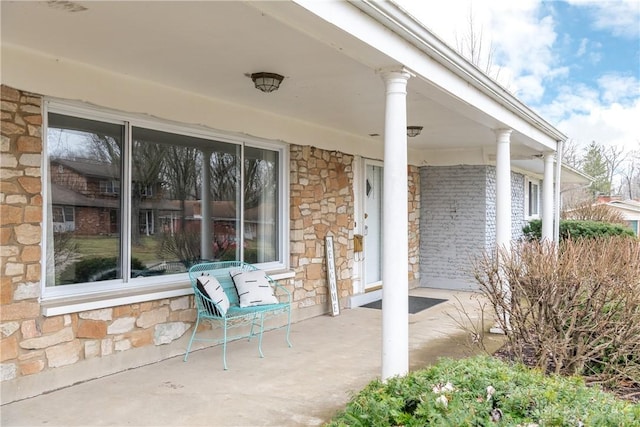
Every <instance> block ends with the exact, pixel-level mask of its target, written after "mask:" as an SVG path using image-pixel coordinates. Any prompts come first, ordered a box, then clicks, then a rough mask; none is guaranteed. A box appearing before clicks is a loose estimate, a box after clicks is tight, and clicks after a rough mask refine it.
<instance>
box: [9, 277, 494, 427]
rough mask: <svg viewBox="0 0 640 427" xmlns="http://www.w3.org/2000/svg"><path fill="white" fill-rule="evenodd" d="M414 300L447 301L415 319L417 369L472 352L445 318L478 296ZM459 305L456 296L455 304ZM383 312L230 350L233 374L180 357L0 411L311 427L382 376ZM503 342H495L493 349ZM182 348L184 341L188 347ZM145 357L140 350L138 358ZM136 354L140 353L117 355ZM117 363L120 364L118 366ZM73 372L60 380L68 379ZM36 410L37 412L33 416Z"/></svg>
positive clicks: (44, 419)
mask: <svg viewBox="0 0 640 427" xmlns="http://www.w3.org/2000/svg"><path fill="white" fill-rule="evenodd" d="M411 294H412V295H416V296H424V297H430V298H439V299H446V300H447V301H446V302H444V303H441V304H438V305H436V306H434V307H431V308H428V309H426V310H424V311H421V312H419V313H417V314H411V315H410V341H409V345H410V359H411V370H415V369H420V368H421V367H425V366H427V365H429V364H433V363H435V362H436V361H437V360H438V358H440V357H453V358H459V357H465V356H467V355H470V354H472V353H474V352H477V349H476V350H474V349H473V348H472V347H471V346H470V345H469V342H470V341H469V336H468V334H466V333H465V332H464V331H463V330H462V329H460V328H459V327H458V325H457V324H456V323H455V322H454V321H453V320H452V319H451V318H449V317H448V314H451V315H452V316H454V317H457V316H458V314H459V311H458V310H460V309H462V308H463V307H464V309H466V310H468V311H469V313H470V314H471V318H472V319H473V320H474V321H478V320H479V316H478V314H479V313H478V312H477V309H478V302H479V301H480V300H479V299H478V298H477V296H474V295H473V294H472V293H468V292H450V291H444V290H427V289H416V290H414V291H412V292H411ZM455 298H458V300H459V301H460V302H459V303H458V302H457V301H456V299H455ZM380 325H381V311H380V310H377V309H371V308H364V307H359V308H355V309H352V310H346V311H344V312H343V313H342V314H340V316H338V317H329V316H320V317H315V318H313V319H308V320H304V321H301V322H298V323H296V324H294V325H293V328H292V334H291V339H292V341H293V344H294V346H293V347H292V348H288V347H287V346H286V344H285V343H284V339H283V336H282V331H278V332H269V333H267V334H266V335H265V339H264V342H263V349H264V352H265V358H264V359H260V358H259V357H258V351H257V343H256V342H246V341H244V340H243V341H236V342H234V343H232V344H231V345H230V346H229V349H228V352H229V355H228V357H229V370H228V371H224V370H223V369H222V361H221V357H222V353H221V349H220V347H209V348H205V349H201V350H199V351H196V352H194V353H192V354H191V355H190V357H189V360H188V361H187V362H186V363H185V362H183V361H182V357H180V356H179V355H177V356H175V357H171V358H169V359H167V360H164V361H159V362H157V363H152V364H149V365H146V366H141V367H139V368H136V369H131V370H127V371H125V372H120V373H115V374H110V375H107V376H104V377H102V378H99V379H96V380H92V381H88V382H83V383H81V384H76V385H73V386H71V387H67V388H64V389H61V390H57V391H54V392H51V393H48V394H45V395H41V396H37V397H34V398H30V399H26V400H22V401H19V402H14V403H11V404H8V405H4V406H3V407H2V411H1V412H2V418H1V423H2V425H3V426H7V427H9V426H24V425H47V426H52V427H53V426H85V425H137V426H185V425H189V426H210V425H216V426H314V425H322V424H323V423H325V422H327V421H328V420H329V419H330V418H331V417H333V416H334V415H335V413H336V412H337V411H339V410H340V409H342V408H343V407H344V405H345V403H346V402H347V401H348V400H349V399H350V397H351V393H352V392H356V391H358V390H359V389H360V388H362V387H363V386H364V385H365V384H367V383H368V382H369V381H372V380H373V379H375V378H379V376H380V372H379V365H380V350H381V341H380ZM500 343H501V339H500V338H499V337H495V336H493V337H489V339H488V341H487V344H488V348H489V349H496V348H497V347H498V346H499V345H500ZM182 344H183V345H185V343H184V342H183V343H182ZM140 351H142V350H140V349H139V350H137V352H140ZM123 357H135V354H132V355H129V356H125V355H124V354H120V355H118V356H117V358H123ZM116 363H117V362H116ZM70 369H73V367H66V368H61V372H60V373H59V375H71V376H73V374H72V373H70ZM36 408H37V409H36Z"/></svg>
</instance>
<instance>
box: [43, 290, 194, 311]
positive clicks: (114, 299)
mask: <svg viewBox="0 0 640 427" xmlns="http://www.w3.org/2000/svg"><path fill="white" fill-rule="evenodd" d="M192 293H193V291H192V290H191V285H189V283H188V282H187V283H184V282H183V283H176V284H173V285H164V286H157V287H151V288H144V289H131V290H122V289H120V290H117V291H109V292H101V293H96V294H91V295H79V296H72V297H64V298H59V299H55V300H50V301H43V302H42V303H41V304H40V310H41V313H42V315H43V316H45V317H50V316H59V315H61V314H70V313H78V312H81V311H89V310H99V309H101V308H110V307H117V306H119V305H126V304H135V303H139V302H146V301H154V300H159V299H164V298H173V297H179V296H184V295H190V294H192Z"/></svg>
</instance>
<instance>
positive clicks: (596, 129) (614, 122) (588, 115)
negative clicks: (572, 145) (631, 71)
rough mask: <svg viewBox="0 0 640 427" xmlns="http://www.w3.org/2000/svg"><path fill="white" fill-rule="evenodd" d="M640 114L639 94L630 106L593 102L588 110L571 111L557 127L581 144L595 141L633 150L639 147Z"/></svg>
mask: <svg viewBox="0 0 640 427" xmlns="http://www.w3.org/2000/svg"><path fill="white" fill-rule="evenodd" d="M638 117H640V98H636V100H635V101H634V102H633V103H632V104H631V105H627V106H623V105H621V104H619V103H617V102H616V103H613V104H609V105H601V104H597V103H591V104H590V108H589V109H588V110H587V111H584V109H583V110H582V111H578V110H575V111H572V112H571V114H569V115H568V116H567V117H566V119H564V120H562V121H560V122H559V123H558V125H557V127H558V129H560V130H561V131H562V132H564V133H565V134H566V135H567V136H568V137H569V138H570V139H573V140H575V141H576V142H577V143H578V145H580V146H585V145H587V144H589V143H590V142H591V141H596V142H597V143H599V144H604V145H614V146H617V147H624V148H625V150H626V151H631V150H635V149H637V148H638V143H639V142H640V126H639V125H638Z"/></svg>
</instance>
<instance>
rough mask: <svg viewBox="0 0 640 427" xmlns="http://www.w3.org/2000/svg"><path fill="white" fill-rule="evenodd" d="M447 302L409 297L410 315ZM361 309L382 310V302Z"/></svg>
mask: <svg viewBox="0 0 640 427" xmlns="http://www.w3.org/2000/svg"><path fill="white" fill-rule="evenodd" d="M445 301H447V300H446V299H439V298H426V297H412V296H409V313H411V314H416V313H420V312H421V311H422V310H426V309H427V308H431V307H433V306H434V305H438V304H440V303H441V302H445ZM360 307H366V308H377V309H381V308H382V300H381V299H379V300H377V301H373V302H370V303H369V304H365V305H361V306H360Z"/></svg>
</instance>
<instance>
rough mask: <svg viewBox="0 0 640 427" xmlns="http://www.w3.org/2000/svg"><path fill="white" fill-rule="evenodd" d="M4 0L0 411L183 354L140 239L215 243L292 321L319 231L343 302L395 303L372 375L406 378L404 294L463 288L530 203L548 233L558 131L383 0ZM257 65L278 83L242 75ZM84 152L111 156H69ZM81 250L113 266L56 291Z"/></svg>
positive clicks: (573, 177)
mask: <svg viewBox="0 0 640 427" xmlns="http://www.w3.org/2000/svg"><path fill="white" fill-rule="evenodd" d="M0 7H2V14H1V16H2V58H3V61H2V141H1V146H0V149H1V153H2V162H1V175H0V177H1V179H2V183H1V191H0V209H1V210H0V213H1V215H0V216H1V220H0V227H1V228H0V243H1V244H2V252H1V254H0V255H1V258H2V282H1V286H2V288H1V295H0V296H1V301H0V302H1V304H2V306H1V311H0V316H1V318H0V321H1V327H2V329H1V330H2V341H1V352H0V355H1V365H0V374H1V375H0V377H1V380H2V384H1V386H2V399H3V403H5V402H9V401H13V400H16V399H22V398H25V397H28V396H33V395H36V394H39V393H43V392H46V391H50V390H54V389H56V388H59V387H63V386H66V385H70V384H73V383H75V382H78V381H82V380H86V379H90V378H97V377H101V376H104V375H107V374H110V373H113V372H115V371H117V370H121V369H127V368H131V367H135V366H140V365H143V364H145V363H150V362H152V361H157V360H162V359H164V358H168V357H172V356H175V355H179V354H183V353H184V351H185V333H186V332H187V331H188V330H189V329H190V328H191V326H192V323H193V321H194V316H195V312H194V308H193V300H192V296H191V288H190V285H189V283H188V280H187V278H186V275H185V274H184V272H180V271H170V272H168V273H167V274H161V275H156V276H152V277H139V276H136V275H135V274H133V268H132V266H131V261H130V260H131V259H132V258H143V259H146V260H147V262H148V263H149V265H151V264H152V263H162V262H165V261H173V260H175V259H176V258H169V257H168V256H167V257H165V256H160V255H158V253H157V251H156V250H155V248H154V249H153V250H151V249H149V247H148V246H145V244H146V243H145V242H144V241H143V240H145V239H140V237H141V236H146V235H147V234H149V235H153V236H155V237H158V238H160V237H162V238H163V239H165V240H166V244H167V245H168V246H167V247H169V249H170V250H172V251H173V252H169V253H172V254H173V255H172V256H177V257H180V256H182V255H183V254H186V253H189V255H188V256H192V257H199V258H204V259H211V258H214V257H216V256H217V255H218V254H217V253H216V251H215V247H214V245H213V243H212V242H214V241H218V239H221V240H220V241H221V242H223V241H225V242H228V244H231V247H232V250H233V253H232V254H231V255H232V256H234V257H235V258H237V259H244V260H248V261H251V262H253V263H255V264H257V265H259V266H260V268H263V269H265V270H267V271H268V272H269V273H270V274H271V275H272V276H274V277H275V278H277V279H279V280H280V281H281V282H282V283H284V284H285V285H286V286H287V287H288V288H289V289H290V290H291V291H292V295H293V300H294V313H293V317H294V320H302V319H305V318H309V317H312V316H318V315H323V314H325V313H327V312H328V310H329V305H328V302H327V283H326V274H325V267H324V239H325V237H326V236H327V235H331V236H333V238H334V242H335V243H334V244H335V259H336V276H337V281H338V289H339V294H340V298H341V304H342V305H343V306H355V305H359V304H362V303H365V302H367V301H368V300H370V299H372V298H376V297H378V296H379V294H380V291H379V290H378V289H379V288H380V287H382V289H383V290H384V292H385V295H391V296H393V297H394V298H393V299H394V301H398V303H397V304H395V303H394V305H392V306H391V307H390V308H387V309H386V310H383V324H384V325H385V328H383V330H391V331H393V333H392V335H393V336H392V337H390V339H386V340H385V341H384V342H385V348H384V354H385V358H384V359H383V362H382V376H383V377H385V378H386V377H388V376H391V375H401V374H403V373H404V372H406V366H407V362H408V344H407V343H408V341H407V336H408V314H407V310H406V307H404V306H403V304H404V303H403V301H406V296H407V293H408V289H409V287H412V286H430V287H446V288H450V289H471V288H473V286H474V284H473V278H472V276H471V275H470V271H469V268H470V267H469V266H470V259H471V258H472V257H473V256H474V255H479V254H480V253H481V252H482V251H484V250H491V249H492V248H495V247H496V245H505V244H508V243H510V242H511V241H512V239H517V238H518V236H519V233H520V230H521V227H522V225H523V224H524V222H525V221H527V220H528V219H529V218H534V217H542V219H543V228H544V229H543V233H544V234H545V236H546V237H549V238H552V237H553V225H554V207H555V210H556V211H557V210H558V209H557V200H558V198H557V197H554V193H555V192H556V189H555V187H556V186H554V180H556V179H557V177H558V176H559V172H560V168H559V165H558V164H557V163H556V162H555V161H554V156H555V152H556V150H557V147H558V143H559V142H561V141H563V140H564V139H565V136H564V135H562V133H560V132H559V131H558V130H557V129H555V128H554V127H553V126H551V125H550V124H548V123H547V122H546V121H544V119H542V118H541V117H539V116H538V115H537V114H536V113H535V112H533V111H531V109H529V108H528V107H527V106H526V105H524V104H523V103H522V102H520V101H519V100H517V99H516V98H515V97H514V96H513V95H511V94H509V93H508V92H506V91H505V90H504V89H503V88H501V87H500V86H499V85H497V84H496V83H495V82H493V81H492V80H491V79H489V78H488V77H487V76H485V75H484V74H483V73H482V72H480V71H479V70H478V69H477V68H475V67H474V66H473V65H472V64H470V63H469V62H468V61H466V60H465V59H464V58H462V57H461V56H460V55H458V54H457V53H455V52H454V51H453V50H452V49H451V48H449V47H448V46H446V45H445V44H444V43H442V42H441V41H440V40H439V39H438V38H437V37H435V36H434V35H433V34H432V33H430V32H429V31H428V30H427V29H425V28H424V27H423V26H422V25H421V24H420V23H419V22H417V21H415V20H414V19H413V18H412V17H411V16H409V15H408V14H406V13H405V12H404V11H403V10H402V9H400V8H399V7H398V6H396V5H395V4H394V3H393V2H383V3H374V2H364V1H363V2H353V3H352V2H314V1H304V0H296V1H290V2H240V1H238V2H158V3H152V4H146V3H140V2H122V3H121V2H118V3H110V2H97V3H95V2H72V3H68V6H65V7H61V6H60V2H47V3H38V2H3V3H2V4H1V6H0ZM129 22H131V23H132V25H127V23H129ZM133 23H135V25H134V24H133ZM185 26H188V27H189V28H190V29H191V31H188V32H186V31H183V28H184V27H185ZM157 28H163V31H161V32H159V31H157ZM114 29H117V30H116V31H114ZM257 38H259V39H260V40H261V42H256V39H257ZM79 40H82V43H79V42H78V43H75V42H74V41H79ZM263 40H268V41H269V42H268V43H264V42H262V41H263ZM150 46H154V48H153V49H150V48H149V47H150ZM158 46H161V48H157V47H158ZM261 71H267V72H277V73H281V74H282V77H283V81H282V83H281V87H280V89H278V90H277V91H275V92H272V93H263V92H261V91H258V90H256V88H255V86H254V82H253V81H252V77H251V75H252V74H254V73H257V72H261ZM254 77H255V76H254ZM408 125H418V126H421V127H422V133H421V134H420V135H417V136H415V137H412V138H407V126H408ZM96 149H102V150H107V152H109V153H122V156H121V157H119V156H114V155H111V156H105V157H104V159H102V161H103V162H105V161H106V162H107V164H100V165H98V164H93V165H89V164H88V163H87V164H85V165H84V166H83V167H81V166H80V165H79V164H78V163H77V159H80V158H85V159H86V158H95V157H91V156H90V154H91V153H92V152H93V151H95V150H96ZM92 150H93V151H92ZM108 150H111V151H108ZM74 162H75V163H74ZM65 174H66V175H65ZM63 176H66V178H65V179H61V177H63ZM554 177H556V178H554ZM58 179H60V181H58ZM562 180H563V182H571V181H574V182H583V181H584V180H585V178H584V177H583V176H581V175H580V174H577V173H575V172H574V171H571V170H569V169H564V170H563V173H562ZM65 182H66V183H69V182H73V185H67V186H64V185H62V183H65ZM140 183H145V184H144V185H140ZM151 183H158V184H160V185H161V190H162V191H160V189H159V188H154V187H153V186H152V187H148V185H149V184H151ZM158 191H160V192H158ZM158 221H159V223H160V225H161V226H159V224H158ZM186 224H191V225H190V226H188V227H187V226H186ZM61 231H65V232H70V233H78V234H77V236H76V235H75V234H74V235H72V237H73V238H76V237H77V238H78V239H79V238H80V237H86V236H97V237H100V238H102V239H103V240H101V242H100V243H101V246H99V249H98V250H97V251H98V252H100V253H93V254H88V253H84V254H82V253H71V252H72V251H71V249H69V248H67V247H65V246H64V244H63V243H61V242H60V241H59V240H56V236H57V235H56V233H58V232H61ZM179 232H182V234H180V233H179ZM187 232H188V233H187ZM189 233H190V234H189ZM81 234H82V236H80V235H81ZM355 236H363V247H362V251H363V253H359V252H356V247H355V245H354V239H355ZM172 245H173V246H172ZM176 254H177V255H176ZM65 255H66V256H68V258H66V259H64V260H63V261H61V258H63V257H64V256H65ZM88 256H93V257H110V258H115V259H117V261H116V262H117V268H116V270H117V277H115V279H109V280H100V281H89V282H86V281H82V280H79V279H77V277H79V276H71V279H70V281H67V282H64V283H68V284H64V285H62V282H61V281H59V280H58V279H59V276H60V275H61V274H62V271H63V270H66V271H68V268H69V265H73V263H75V262H77V261H78V259H81V258H80V257H88ZM185 256H186V255H185ZM187 335H188V334H187ZM294 344H295V343H294Z"/></svg>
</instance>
